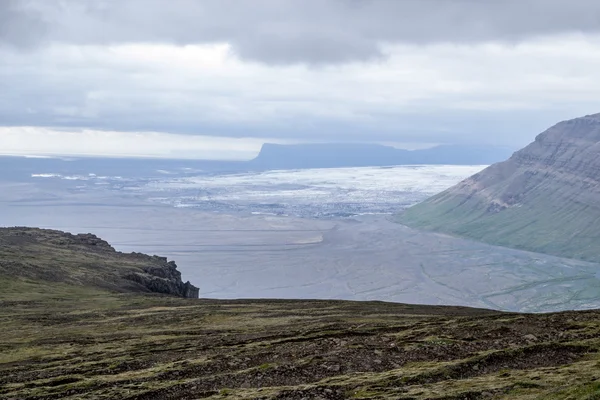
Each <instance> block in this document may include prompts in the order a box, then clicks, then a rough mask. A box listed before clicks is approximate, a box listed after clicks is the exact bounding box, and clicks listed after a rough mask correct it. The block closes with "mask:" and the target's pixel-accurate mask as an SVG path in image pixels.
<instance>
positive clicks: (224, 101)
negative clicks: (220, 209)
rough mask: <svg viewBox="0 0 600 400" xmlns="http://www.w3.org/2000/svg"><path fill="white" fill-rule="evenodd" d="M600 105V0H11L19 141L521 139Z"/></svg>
mask: <svg viewBox="0 0 600 400" xmlns="http://www.w3.org/2000/svg"><path fill="white" fill-rule="evenodd" d="M597 112H600V2H599V1H597V0H570V1H566V0H497V1H495V0H488V1H484V0H214V1H213V0H169V1H167V0H89V1H85V0H0V153H5V154H6V153H12V154H88V155H93V154H110V155H152V156H169V157H172V156H177V155H180V156H183V157H202V158H228V159H243V158H250V157H252V156H253V155H254V154H255V153H256V151H258V149H259V148H260V145H261V144H262V143H263V142H265V141H269V142H281V143H296V142H315V141H321V142H323V141H330V142H332V141H358V142H377V143H390V144H394V145H396V146H398V147H409V148H412V147H422V146H427V145H432V144H437V143H473V144H493V145H502V146H510V147H513V148H518V147H521V146H523V145H525V144H527V143H528V142H529V141H531V140H532V139H533V138H534V137H535V135H536V134H538V133H539V132H541V131H542V130H544V129H545V128H547V127H549V126H550V125H552V124H554V123H555V122H558V121H559V120H562V119H567V118H572V117H577V116H581V115H585V114H592V113H597Z"/></svg>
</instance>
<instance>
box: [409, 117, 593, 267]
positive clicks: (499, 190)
mask: <svg viewBox="0 0 600 400" xmlns="http://www.w3.org/2000/svg"><path fill="white" fill-rule="evenodd" d="M598 154H600V114H597V115H592V116H586V117H582V118H577V119H574V120H571V121H565V122H561V123H559V124H557V125H555V126H554V127H552V128H550V129H548V130H547V131H546V132H544V133H542V134H540V135H538V137H537V138H536V140H535V142H533V143H531V144H530V145H529V146H527V147H526V148H524V149H522V150H520V151H518V152H516V153H515V154H514V155H513V156H512V157H511V158H510V159H509V160H507V161H505V162H502V163H499V164H494V165H492V166H490V167H489V168H487V169H485V170H483V171H482V172H480V173H478V174H476V175H474V176H472V177H470V178H468V179H466V180H464V181H463V182H461V183H459V184H458V185H456V186H454V187H452V188H450V189H448V190H446V191H445V192H443V193H441V194H439V195H437V196H434V197H433V198H431V199H428V200H426V201H425V202H423V203H421V204H418V205H416V206H414V207H411V208H409V209H408V210H406V211H405V212H403V213H402V214H400V215H399V216H398V221H399V222H401V223H403V224H406V225H409V226H412V227H416V228H422V229H428V230H434V231H438V232H445V233H449V234H453V235H459V236H464V237H468V238H472V239H475V240H480V241H483V242H487V243H491V244H497V245H501V246H507V247H513V248H518V249H524V250H530V251H535V252H541V253H547V254H552V255H557V256H562V257H569V258H578V259H582V260H586V261H593V262H600V250H599V249H600V157H598Z"/></svg>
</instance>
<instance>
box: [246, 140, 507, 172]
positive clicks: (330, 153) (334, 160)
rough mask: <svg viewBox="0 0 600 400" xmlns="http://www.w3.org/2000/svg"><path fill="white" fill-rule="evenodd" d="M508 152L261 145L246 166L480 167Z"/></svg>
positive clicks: (445, 147)
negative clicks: (422, 165)
mask: <svg viewBox="0 0 600 400" xmlns="http://www.w3.org/2000/svg"><path fill="white" fill-rule="evenodd" d="M510 154H512V150H510V149H507V148H502V147H494V146H461V145H442V146H436V147H432V148H429V149H422V150H403V149H397V148H394V147H391V146H384V145H379V144H368V143H367V144H365V143H306V144H293V145H283V144H273V143H265V144H264V145H263V146H262V149H261V151H260V153H259V154H258V156H257V157H256V158H255V159H253V160H251V161H249V162H248V163H247V164H248V165H249V166H250V167H252V168H253V169H301V168H339V167H367V166H390V165H407V164H448V165H483V164H492V163H494V162H498V161H501V160H504V159H506V158H507V157H509V156H510Z"/></svg>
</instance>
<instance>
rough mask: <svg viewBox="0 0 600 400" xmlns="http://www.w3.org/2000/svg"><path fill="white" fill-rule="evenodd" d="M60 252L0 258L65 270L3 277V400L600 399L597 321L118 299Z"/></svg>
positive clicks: (583, 316) (591, 317) (594, 317)
mask: <svg viewBox="0 0 600 400" xmlns="http://www.w3.org/2000/svg"><path fill="white" fill-rule="evenodd" d="M8 247H12V248H13V252H12V253H9V252H8V251H7V250H6V249H7V248H8ZM49 247H50V246H49ZM61 249H62V252H60V253H45V252H39V253H38V254H36V255H33V254H29V255H28V254H27V251H26V248H22V247H21V246H20V245H18V244H12V245H10V246H5V251H4V253H2V261H3V262H5V263H7V262H21V261H20V260H21V258H22V257H29V258H28V261H27V262H28V263H31V264H35V265H37V266H38V267H39V268H43V267H44V265H46V264H45V262H44V261H43V260H53V261H52V263H53V264H52V265H59V264H60V259H62V258H64V262H65V265H67V264H68V265H69V267H68V270H67V272H66V275H67V276H63V279H61V280H60V281H56V280H55V281H50V280H47V279H45V276H53V274H52V273H51V270H52V268H54V267H50V266H48V268H47V270H46V273H44V274H43V275H38V276H23V275H17V274H10V273H6V270H3V271H1V273H0V324H1V326H2V329H1V330H0V399H19V400H22V399H38V400H41V399H44V400H50V399H132V400H133V399H137V400H142V399H148V400H150V399H201V398H202V399H204V398H206V399H265V400H266V399H298V400H299V399H439V400H441V399H445V400H451V399H452V400H459V399H540V400H541V399H550V400H552V399H561V400H566V399H573V400H575V399H587V400H593V399H600V354H599V353H598V351H599V350H600V312H598V311H588V312H568V313H561V314H547V315H521V314H506V313H498V312H492V311H487V310H477V309H469V308H460V307H435V306H411V305H403V304H390V303H379V302H343V301H310V300H302V301H278V300H239V301H217V300H198V299H184V298H177V297H168V296H165V295H158V294H152V293H128V292H119V291H117V290H115V288H114V287H112V288H105V287H96V288H94V287H93V286H91V285H82V284H81V283H80V282H79V281H78V279H79V278H77V274H78V268H77V265H76V264H77V263H76V262H74V260H77V259H78V257H81V256H82V255H81V251H82V249H81V248H77V247H75V248H71V250H66V249H65V248H64V247H61ZM10 254H12V255H10ZM11 257H15V259H14V260H11V259H10V258H11ZM54 262H56V263H59V264H54ZM119 262H120V261H119V259H115V258H112V257H111V258H108V259H107V260H106V263H104V261H103V259H102V257H100V256H98V257H97V258H96V266H97V268H99V269H103V268H108V266H109V265H115V263H117V264H118V263H119ZM38 267H36V268H38ZM48 274H49V275H48ZM71 275H72V276H71ZM65 278H66V279H65Z"/></svg>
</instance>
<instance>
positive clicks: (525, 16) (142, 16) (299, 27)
mask: <svg viewBox="0 0 600 400" xmlns="http://www.w3.org/2000/svg"><path fill="white" fill-rule="evenodd" d="M0 4H3V6H2V7H3V8H2V9H0V15H1V16H0V26H4V29H2V31H0V41H5V42H12V43H13V44H16V45H23V44H27V43H28V42H30V41H31V40H32V39H34V38H36V36H35V35H34V36H31V33H30V30H31V28H36V27H39V26H42V25H41V24H40V23H39V22H36V20H37V17H38V16H39V15H41V16H42V17H43V20H44V23H45V24H46V25H47V26H48V30H47V31H46V35H45V36H44V39H46V40H47V41H59V42H67V43H77V44H106V43H123V42H170V43H176V44H192V43H212V42H223V41H226V42H229V43H231V44H232V46H233V50H234V51H235V52H236V53H237V54H238V55H239V56H241V57H242V58H245V59H249V60H255V61H261V62H265V63H276V64H287V63H308V64H313V63H315V64H319V63H343V62H349V61H355V60H356V61H362V60H371V59H376V58H380V57H382V56H383V53H382V48H381V45H382V44H384V43H417V44H423V43H434V42H477V41H489V40H503V41H518V40H521V39H524V38H527V37H530V36H536V35H545V34H552V33H561V32H587V33H589V32H597V31H600V2H598V1H596V0H572V1H569V2H566V1H564V0H503V1H485V0H452V1H451V0H303V1H298V0H252V1H250V0H247V1H239V0H171V1H163V0H98V1H94V2H91V1H90V2H88V1H79V0H23V1H21V2H19V5H20V6H19V7H16V6H15V4H16V2H15V1H12V0H9V1H8V2H6V1H3V2H0ZM6 4H8V7H7V6H6ZM36 13H39V14H36ZM3 22H4V23H3ZM7 27H8V28H7ZM38 39H40V40H41V39H42V38H40V37H38Z"/></svg>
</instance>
